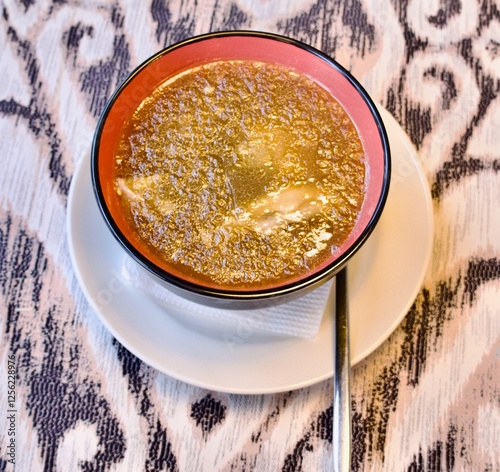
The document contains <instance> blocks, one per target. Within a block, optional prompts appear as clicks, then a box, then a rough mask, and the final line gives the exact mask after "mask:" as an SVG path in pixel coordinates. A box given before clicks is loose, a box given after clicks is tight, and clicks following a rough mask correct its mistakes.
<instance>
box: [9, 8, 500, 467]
mask: <svg viewBox="0 0 500 472" xmlns="http://www.w3.org/2000/svg"><path fill="white" fill-rule="evenodd" d="M0 25H1V26H0V45H1V54H0V64H1V69H2V74H3V78H2V86H1V87H0V122H1V127H0V132H1V139H0V148H1V153H0V159H1V164H2V169H1V172H0V328H1V333H2V341H1V345H0V353H1V365H0V372H1V378H0V384H1V389H0V392H1V402H0V405H1V409H2V414H1V415H0V416H1V419H0V430H1V431H2V434H1V435H0V444H1V449H0V470H13V466H12V462H13V461H15V462H16V470H19V471H39V470H40V471H41V470H44V471H56V470H63V471H66V470H68V471H70V470H71V471H74V470H84V471H90V470H103V471H104V470H118V471H139V470H151V471H159V470H168V471H189V472H193V471H266V472H267V471H277V470H280V471H305V472H307V471H323V470H325V471H326V470H332V392H333V385H332V379H328V380H324V381H322V382H320V383H318V384H315V385H312V386H310V387H307V388H302V389H298V390H294V391H289V392H283V393H273V394H266V395H236V394H230V393H220V392H216V391H210V390H206V389H202V388H200V387H195V386H192V385H188V384H186V383H183V382H181V381H179V380H175V379H173V378H171V377H169V376H167V375H165V374H162V373H160V372H158V371H157V370H155V369H154V368H152V367H150V366H148V365H147V364H145V363H144V362H142V361H141V360H140V359H138V358H137V357H135V356H134V355H133V354H131V353H130V352H129V351H128V350H127V349H126V348H124V347H123V346H122V345H121V344H120V343H119V342H118V341H117V340H116V339H115V338H114V337H113V336H112V335H111V334H110V333H109V332H108V331H107V330H106V329H105V327H104V326H103V324H102V323H101V322H100V321H99V318H98V317H97V316H96V313H95V312H94V311H93V310H92V308H91V307H90V305H89V304H88V302H87V300H86V299H85V297H84V295H83V293H82V291H81V289H80V287H79V285H78V283H77V280H76V277H75V272H74V270H73V268H72V265H71V260H70V256H69V250H68V244H67V235H66V231H65V222H66V207H67V202H68V192H69V188H70V183H71V179H72V176H73V174H74V171H75V168H76V166H77V164H78V163H79V162H80V161H81V159H83V158H84V156H85V154H86V152H87V151H88V148H89V143H90V142H91V140H92V137H93V133H94V129H95V126H96V123H97V120H98V117H99V115H100V113H101V111H102V110H103V107H104V105H105V103H106V101H107V99H108V98H109V96H110V95H111V93H112V92H113V90H114V89H115V88H116V86H117V85H118V84H120V83H121V81H122V80H123V79H124V78H125V77H126V75H127V74H128V73H129V72H130V71H131V70H132V69H134V68H135V67H136V66H137V65H139V64H140V63H141V62H142V61H143V60H144V59H146V58H147V57H149V56H150V55H152V54H153V53H154V52H156V51H158V50H159V49H161V48H163V47H165V46H168V45H170V44H173V43H175V42H177V41H179V40H182V39H184V38H186V37H189V36H193V35H196V34H202V33H206V32H210V31H218V30H227V29H251V30H261V31H270V32H274V33H279V34H284V35H287V36H290V37H293V38H296V39H299V40H302V41H304V42H306V43H308V44H310V45H312V46H315V47H317V48H318V49H320V50H322V51H324V52H325V53H327V54H328V55H330V56H331V57H334V58H335V59H337V60H338V61H339V62H340V63H341V64H343V65H344V66H345V67H346V68H347V69H349V70H350V71H351V72H352V73H353V74H354V75H355V76H356V77H357V78H358V79H359V81H360V82H361V83H362V84H363V86H364V87H365V88H366V89H367V90H368V92H369V93H370V95H371V96H372V97H373V99H374V100H375V101H376V102H378V103H380V104H382V106H384V107H385V108H386V109H387V110H388V111H389V112H390V113H391V115H392V116H393V117H394V118H395V119H396V120H397V122H398V123H399V124H400V125H401V127H402V128H403V129H404V130H405V131H406V133H407V134H408V136H409V137H410V139H411V141H412V142H413V145H414V146H415V148H416V150H417V156H418V159H419V161H420V163H421V165H422V167H423V169H424V173H425V176H426V178H427V180H428V183H429V186H430V188H431V192H432V202H433V209H434V226H435V235H434V244H433V251H432V259H431V262H430V265H429V268H428V270H427V273H426V275H425V279H424V282H423V286H422V288H421V290H420V291H419V293H418V295H417V298H416V300H415V302H414V304H413V306H412V307H411V309H410V310H409V311H408V313H407V314H406V316H405V317H404V319H403V321H402V322H401V323H400V325H399V326H398V327H397V329H396V330H395V331H394V332H393V333H392V335H391V336H390V337H389V338H388V339H387V340H386V341H385V342H384V343H383V344H382V345H381V346H380V347H379V348H378V349H376V350H375V351H374V352H373V353H372V354H370V355H369V356H368V357H367V358H366V359H364V360H363V361H362V362H360V363H359V364H357V365H356V366H355V367H354V369H353V379H352V414H353V432H354V443H353V455H352V464H353V465H352V470H356V471H403V470H408V471H417V470H418V471H420V470H422V471H423V470H432V471H454V470H457V471H458V470H464V471H465V470H466V471H469V470H470V471H495V470H497V471H498V470H500V452H499V451H500V449H499V447H498V441H499V438H500V336H499V333H500V151H499V145H498V139H499V138H498V130H499V128H500V97H499V91H500V43H499V40H500V9H499V6H498V4H497V3H495V1H494V0H479V1H476V0H474V1H467V2H465V1H460V0H457V1H454V2H441V1H439V0H427V1H424V2H422V1H417V0H405V1H402V0H401V1H399V0H393V1H389V0H381V1H379V2H372V1H370V0H347V1H329V0H324V1H323V0H317V1H314V0H300V1H295V2H292V1H279V2H278V1H276V2H274V1H268V0H235V1H234V2H224V1H219V0H182V1H176V0H172V1H169V2H164V1H156V0H153V1H152V2H148V4H146V3H144V4H142V3H141V4H140V6H139V2H132V1H131V0H128V1H126V0H116V1H114V2H104V1H99V0H97V1H94V2H77V1H71V0H70V1H68V2H37V1H18V2H15V1H13V0H12V1H11V0H6V1H4V2H3V3H2V16H1V18H0ZM404 263H405V261H404V260H402V261H401V264H404ZM14 371H15V375H14V374H13V372H14ZM14 396H15V399H14V398H13V397H14ZM12 400H14V401H12ZM4 431H7V434H4V433H3V432H4Z"/></svg>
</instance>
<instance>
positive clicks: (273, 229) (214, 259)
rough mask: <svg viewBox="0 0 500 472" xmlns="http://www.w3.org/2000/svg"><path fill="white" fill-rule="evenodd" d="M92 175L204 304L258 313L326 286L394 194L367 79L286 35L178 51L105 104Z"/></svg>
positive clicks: (121, 219)
mask: <svg viewBox="0 0 500 472" xmlns="http://www.w3.org/2000/svg"><path fill="white" fill-rule="evenodd" d="M91 162H92V178H93V186H94V191H95V194H96V198H97V201H98V204H99V207H100V210H101V212H102V215H103V217H104V219H105V221H106V222H107V224H108V227H109V228H110V230H111V231H112V233H113V234H114V235H115V237H116V238H117V240H118V241H119V242H120V244H121V245H122V247H123V248H124V249H125V250H126V251H127V252H128V253H129V254H130V256H132V257H133V258H134V259H135V260H136V262H137V263H138V264H139V265H140V266H142V268H143V269H145V270H146V271H147V272H148V273H149V274H151V275H152V277H153V278H154V280H155V281H156V282H159V283H161V284H163V285H166V287H167V288H169V289H170V290H173V291H174V292H176V293H177V294H180V295H181V296H184V297H187V298H189V299H191V300H193V301H196V302H200V303H204V304H209V305H216V306H220V307H228V308H229V307H231V308H253V307H255V306H265V305H270V304H276V303H280V302H284V301H287V300H290V299H292V298H294V297H297V296H300V295H302V294H304V293H306V292H307V291H309V290H311V289H313V288H315V287H317V286H318V285H319V284H321V283H324V282H325V281H327V280H328V279H329V278H331V277H332V276H334V275H335V274H336V273H337V272H338V271H339V270H340V269H342V267H343V266H344V265H345V264H346V263H347V261H348V260H349V258H350V257H352V255H353V254H354V253H355V252H356V251H357V250H358V249H359V248H360V247H361V246H362V244H363V243H364V242H365V241H366V239H367V237H368V236H369V234H370V233H371V232H372V230H373V228H374V227H375V225H376V223H377V221H378V219H379V217H380V214H381V212H382V210H383V206H384V203H385V199H386V196H387V193H388V187H389V176H390V152H389V145H388V140H387V135H386V132H385V129H384V126H383V123H382V120H381V118H380V116H379V114H378V112H377V110H376V107H375V105H374V104H373V102H372V100H371V99H370V97H369V96H368V94H367V93H366V92H365V90H364V89H363V88H362V87H361V86H360V84H359V83H358V82H357V81H356V80H355V79H354V78H353V77H352V76H351V74H349V72H347V71H346V70H345V69H344V68H342V67H341V66H340V65H339V64H337V63H336V62H335V61H334V60H332V59H331V58H329V57H327V56H326V55H324V54H322V53H321V52H319V51H317V50H315V49H313V48H311V47H310V46H307V45H305V44H303V43H300V42H298V41H295V40H292V39H289V38H285V37H282V36H277V35H272V34H267V33H257V32H242V31H240V32H222V33H213V34H208V35H203V36H198V37H195V38H191V39H189V40H186V41H183V42H181V43H178V44H176V45H173V46H171V47H169V48H167V49H165V50H163V51H160V52H159V53H158V54H156V55H155V56H153V57H152V58H150V59H149V60H148V61H146V62H145V63H143V64H142V65H141V66H140V67H138V68H137V69H136V70H135V71H134V72H132V74H131V75H130V76H129V77H128V78H127V79H126V80H125V82H124V83H123V84H122V85H121V86H120V87H119V88H118V90H117V91H116V92H115V94H114V95H113V96H112V98H111V99H110V101H109V103H108V104H107V106H106V108H105V110H104V112H103V114H102V116H101V119H100V121H99V124H98V127H97V131H96V134H95V138H94V143H93V148H92V160H91Z"/></svg>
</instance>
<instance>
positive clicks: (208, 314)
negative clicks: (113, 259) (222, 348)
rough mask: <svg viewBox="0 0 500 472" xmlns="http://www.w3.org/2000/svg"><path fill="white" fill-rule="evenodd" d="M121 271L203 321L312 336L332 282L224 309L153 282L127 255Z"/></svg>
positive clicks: (240, 329)
mask: <svg viewBox="0 0 500 472" xmlns="http://www.w3.org/2000/svg"><path fill="white" fill-rule="evenodd" d="M123 275H124V277H125V278H126V279H127V280H128V282H129V283H130V284H131V285H132V286H134V287H135V288H137V289H139V290H141V291H142V292H145V293H146V294H148V295H149V296H151V297H153V298H155V299H156V300H157V301H158V302H160V303H161V304H162V305H166V306H167V307H172V308H174V309H176V310H177V312H179V311H181V312H185V313H186V314H188V315H189V316H190V318H191V319H192V318H193V316H194V317H195V322H196V317H198V319H199V320H200V321H203V322H204V324H205V325H206V324H210V323H211V322H213V323H216V324H217V325H218V326H219V327H220V326H223V327H225V328H226V327H227V329H228V330H235V332H237V333H240V335H241V334H242V333H252V334H255V333H263V334H277V335H284V336H296V337H302V338H312V337H314V336H315V335H316V334H317V332H318V330H319V326H320V323H321V319H322V317H323V313H324V311H325V306H326V303H327V300H328V297H329V294H330V288H331V286H332V282H331V281H330V282H326V283H325V284H323V285H321V286H320V287H318V288H316V289H315V290H313V291H312V292H310V293H308V294H306V295H304V296H302V297H300V298H298V299H296V300H293V301H290V302H288V303H284V304H281V305H277V306H273V307H268V308H260V309H251V310H228V309H220V308H213V307H208V306H204V305H201V304H198V303H194V302H192V301H190V300H186V299H185V298H182V297H180V296H179V295H176V294H175V293H172V292H171V291H169V290H168V289H166V288H164V287H163V286H161V285H160V284H158V283H157V282H155V281H154V280H153V278H152V276H150V275H149V274H148V273H147V272H146V271H145V270H144V269H143V268H142V267H140V266H139V265H138V264H137V263H136V262H135V261H134V260H132V259H131V258H130V257H127V258H126V260H125V262H124V266H123Z"/></svg>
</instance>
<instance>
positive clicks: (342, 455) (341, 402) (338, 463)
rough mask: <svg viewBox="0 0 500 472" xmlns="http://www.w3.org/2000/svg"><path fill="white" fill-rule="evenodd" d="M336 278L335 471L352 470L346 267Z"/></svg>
mask: <svg viewBox="0 0 500 472" xmlns="http://www.w3.org/2000/svg"><path fill="white" fill-rule="evenodd" d="M335 279H336V282H335V283H336V285H335V337H334V377H333V383H334V394H333V466H334V470H335V472H349V471H350V468H351V381H350V376H351V361H350V357H349V303H348V292H347V268H344V269H342V270H341V271H340V272H339V273H338V274H337V276H336V277H335Z"/></svg>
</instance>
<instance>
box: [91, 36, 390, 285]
mask: <svg viewBox="0 0 500 472" xmlns="http://www.w3.org/2000/svg"><path fill="white" fill-rule="evenodd" d="M220 60H253V61H261V62H270V63H274V64H279V65H282V66H285V67H287V68H290V69H294V70H295V71H297V72H299V73H301V74H304V75H306V76H308V77H310V78H311V79H313V80H314V81H315V82H317V83H318V84H319V85H321V86H322V87H323V88H324V89H326V90H327V91H328V92H329V93H330V94H331V95H332V96H333V97H334V98H335V99H336V100H337V101H338V102H339V103H340V104H341V105H342V106H343V108H344V109H345V110H346V111H347V113H348V114H349V116H350V117H351V119H352V121H353V123H354V124H355V126H356V128H357V130H358V133H359V135H360V138H361V141H362V143H363V146H364V149H365V155H366V163H365V165H366V176H365V184H366V195H365V200H364V203H363V206H362V208H361V211H360V214H359V217H358V221H357V223H356V225H355V227H354V230H353V231H352V232H351V234H350V235H349V237H348V238H347V239H346V240H345V241H344V242H343V244H342V245H341V246H340V247H339V248H338V250H337V251H336V252H335V253H334V254H333V255H332V257H331V258H330V259H328V260H326V261H325V262H323V263H322V264H321V265H320V266H317V267H315V268H314V269H313V270H312V271H311V272H310V273H307V274H305V275H303V276H301V277H298V278H297V280H295V281H293V282H292V283H290V281H288V282H286V283H285V285H287V286H290V285H294V284H295V285H297V284H299V285H300V284H301V283H310V282H311V281H312V282H314V280H315V279H318V278H323V277H324V276H325V275H328V273H332V274H333V273H334V272H335V271H336V270H338V267H339V266H341V265H342V264H343V263H344V262H345V260H346V259H347V258H348V257H350V255H352V254H353V253H354V252H355V251H356V250H357V249H358V247H359V246H360V245H361V244H362V242H364V240H365V239H366V237H367V236H368V234H369V233H370V232H371V230H372V229H373V226H374V225H375V223H376V221H377V219H378V216H379V214H380V212H381V209H382V207H383V203H384V201H385V197H386V194H387V188H388V173H389V149H388V143H387V138H386V135H385V131H384V129H383V124H382V123H381V120H380V118H379V116H378V113H377V112H376V110H375V107H374V105H373V103H372V102H371V100H370V99H369V97H368V96H367V95H366V92H364V90H363V89H362V88H361V87H360V86H359V84H358V83H357V82H356V81H355V80H354V79H353V78H352V77H351V76H350V75H349V74H348V73H347V72H346V71H345V70H344V69H343V68H342V67H340V66H339V65H337V64H336V63H335V62H333V61H332V60H330V59H328V58H327V57H325V56H323V55H322V54H321V53H319V52H318V51H316V50H314V49H312V48H309V47H307V46H305V45H303V44H301V43H296V42H294V41H292V40H287V39H285V38H277V37H274V36H271V35H265V34H262V35H259V34H237V33H234V34H220V35H217V34H215V35H209V36H206V37H202V38H194V39H192V40H188V41H186V42H184V43H180V44H179V45H176V46H173V47H171V48H168V49H166V50H164V51H162V52H160V53H158V54H157V55H156V56H154V57H152V58H151V59H149V60H148V61H146V62H145V63H144V64H143V65H142V66H140V67H139V68H138V69H136V71H134V72H133V73H132V74H131V76H130V77H129V78H128V79H127V80H126V81H125V82H124V84H122V86H121V87H120V88H119V89H118V90H117V92H116V93H115V95H114V96H113V97H112V99H111V100H110V102H109V103H108V106H107V108H106V110H105V112H104V113H103V116H102V117H101V121H100V123H99V126H98V130H97V133H96V138H95V140H94V148H93V178H94V186H95V188H96V192H97V195H98V200H99V204H100V206H101V210H102V211H103V213H104V216H105V219H106V220H107V222H108V224H109V225H110V226H111V229H112V231H113V232H114V234H115V236H116V237H117V238H118V239H119V240H120V242H121V243H122V244H123V245H124V246H125V248H126V249H127V250H128V251H129V252H130V253H131V254H132V255H133V256H134V257H135V258H136V260H138V261H139V262H140V263H141V264H142V265H143V266H145V267H147V268H149V269H150V270H151V271H152V272H153V273H156V275H159V276H160V277H162V278H164V279H167V280H170V281H173V282H174V283H176V284H180V285H181V286H182V285H188V286H189V285H191V284H194V285H197V284H198V282H197V281H196V280H189V278H188V277H186V276H185V275H184V274H178V273H173V274H172V273H170V271H169V270H168V268H167V267H165V264H164V263H163V261H161V260H159V258H158V257H157V256H155V254H153V253H151V252H150V251H148V250H147V248H146V247H144V244H142V243H141V241H140V240H139V238H138V236H137V235H136V233H135V232H134V231H133V230H131V228H130V226H129V224H128V223H127V221H126V219H125V217H124V216H123V214H122V212H121V210H120V202H119V200H118V196H117V194H116V192H115V190H114V183H113V161H114V156H115V153H116V150H117V147H118V140H119V135H120V130H121V129H122V127H123V126H124V123H125V121H126V120H127V119H128V118H129V117H131V115H132V114H133V113H134V112H135V110H136V109H137V108H138V106H139V105H140V104H141V102H142V101H143V100H144V99H145V98H147V97H148V96H150V95H151V94H152V92H153V91H154V90H155V89H157V88H158V86H159V85H160V84H162V83H163V82H164V81H165V80H166V79H168V78H170V77H172V76H175V75H177V74H178V73H180V72H182V71H185V70H187V69H190V68H192V67H196V66H199V65H202V64H205V63H208V62H214V61H220ZM280 286H281V285H279V284H278V285H276V286H273V287H267V290H272V289H275V288H279V287H280ZM225 291H226V292H230V291H231V290H230V289H227V290H225ZM238 291H241V290H238Z"/></svg>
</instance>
